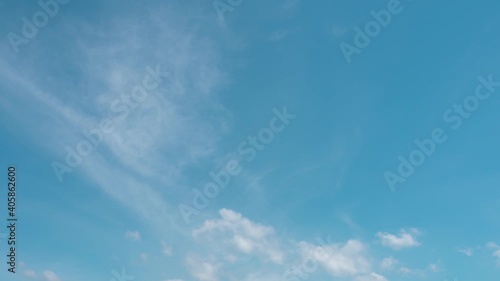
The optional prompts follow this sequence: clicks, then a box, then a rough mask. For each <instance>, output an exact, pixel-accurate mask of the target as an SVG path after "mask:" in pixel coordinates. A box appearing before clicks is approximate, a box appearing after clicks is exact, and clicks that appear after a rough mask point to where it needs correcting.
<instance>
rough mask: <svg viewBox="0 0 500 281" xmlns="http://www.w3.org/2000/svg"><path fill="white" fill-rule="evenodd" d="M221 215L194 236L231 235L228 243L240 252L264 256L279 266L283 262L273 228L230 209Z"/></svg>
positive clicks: (204, 225) (208, 222) (194, 232)
mask: <svg viewBox="0 0 500 281" xmlns="http://www.w3.org/2000/svg"><path fill="white" fill-rule="evenodd" d="M219 214H220V216H221V218H220V219H216V220H206V221H205V222H204V223H203V225H202V226H201V227H200V228H199V229H195V230H194V231H193V236H194V237H195V238H207V237H208V236H210V235H212V234H213V233H214V232H217V231H218V232H219V233H220V234H221V235H224V234H229V238H228V239H227V242H228V243H229V244H230V245H232V247H234V248H236V249H237V250H238V251H239V252H241V253H244V254H257V255H262V256H264V257H266V258H268V259H270V260H271V261H272V262H274V263H277V264H281V263H282V262H283V258H284V254H283V252H282V251H281V250H280V248H279V246H278V241H277V240H276V239H275V237H274V229H273V228H272V227H269V226H264V225H261V224H258V223H254V222H252V221H250V220H249V219H247V218H245V217H243V216H242V215H241V214H239V213H236V212H234V211H232V210H228V209H221V210H220V211H219ZM220 239H221V238H220V237H218V238H217V240H220Z"/></svg>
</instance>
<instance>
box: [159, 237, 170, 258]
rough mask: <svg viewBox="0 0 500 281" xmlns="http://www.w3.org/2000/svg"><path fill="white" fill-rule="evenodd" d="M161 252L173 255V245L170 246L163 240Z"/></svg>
mask: <svg viewBox="0 0 500 281" xmlns="http://www.w3.org/2000/svg"><path fill="white" fill-rule="evenodd" d="M161 252H162V253H163V254H164V255H165V256H171V255H172V247H170V246H168V245H167V243H165V241H161Z"/></svg>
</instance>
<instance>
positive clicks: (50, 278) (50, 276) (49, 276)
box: [43, 270, 61, 281]
mask: <svg viewBox="0 0 500 281" xmlns="http://www.w3.org/2000/svg"><path fill="white" fill-rule="evenodd" d="M43 278H45V280H46V281H61V279H60V278H59V277H58V276H57V275H56V274H55V273H54V272H52V271H50V270H45V271H44V272H43Z"/></svg>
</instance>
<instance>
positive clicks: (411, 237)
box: [377, 228, 420, 250]
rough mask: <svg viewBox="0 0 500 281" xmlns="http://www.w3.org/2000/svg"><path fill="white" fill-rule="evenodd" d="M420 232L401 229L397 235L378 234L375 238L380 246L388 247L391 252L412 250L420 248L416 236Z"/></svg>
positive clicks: (414, 229)
mask: <svg viewBox="0 0 500 281" xmlns="http://www.w3.org/2000/svg"><path fill="white" fill-rule="evenodd" d="M419 234H420V231H419V230H418V229H416V228H411V229H401V230H400V232H399V235H397V234H391V233H387V232H378V233H377V237H378V238H379V239H380V242H381V243H382V245H384V246H386V247H389V248H391V249H393V250H401V249H404V248H412V247H418V246H420V242H418V241H417V236H418V235H419Z"/></svg>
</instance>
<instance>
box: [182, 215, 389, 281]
mask: <svg viewBox="0 0 500 281" xmlns="http://www.w3.org/2000/svg"><path fill="white" fill-rule="evenodd" d="M219 215H220V218H217V219H210V220H206V221H205V222H204V223H203V224H202V225H201V226H200V227H199V228H198V229H195V230H194V231H193V237H194V238H195V240H196V241H198V242H201V241H203V242H205V243H200V248H199V252H203V248H206V247H213V248H216V249H221V250H220V252H218V253H214V251H213V249H211V250H209V251H207V252H208V254H207V255H206V256H205V258H200V257H199V256H195V255H193V254H190V255H189V256H188V258H187V261H186V263H187V265H188V268H189V270H190V272H191V275H192V276H193V277H194V278H195V279H196V280H199V281H206V280H294V281H297V280H302V279H304V278H313V275H314V274H317V275H318V276H320V275H321V276H330V277H335V278H344V279H345V280H352V281H358V280H359V281H386V280H387V279H386V278H385V277H384V276H382V275H381V274H379V273H376V272H374V270H373V267H374V266H373V258H372V257H371V255H370V253H369V246H368V244H365V243H364V242H362V241H361V240H359V239H349V240H347V241H345V242H342V243H337V242H333V241H331V239H330V237H328V239H327V241H326V242H325V241H323V240H322V239H318V241H317V242H318V243H311V242H306V241H295V240H293V239H282V238H281V239H278V237H280V236H279V235H278V234H277V233H275V230H274V229H273V228H272V227H270V226H266V225H262V224H259V223H256V222H254V221H251V220H249V219H248V218H245V217H244V216H242V214H240V213H237V212H235V211H232V210H228V209H222V210H220V211H219ZM207 241H208V242H209V243H206V242H207ZM285 256H286V259H285ZM195 264H196V266H194V265H195ZM248 264H255V265H257V264H259V266H258V267H259V270H258V272H255V271H252V270H249V267H248ZM234 272H236V273H234Z"/></svg>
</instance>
